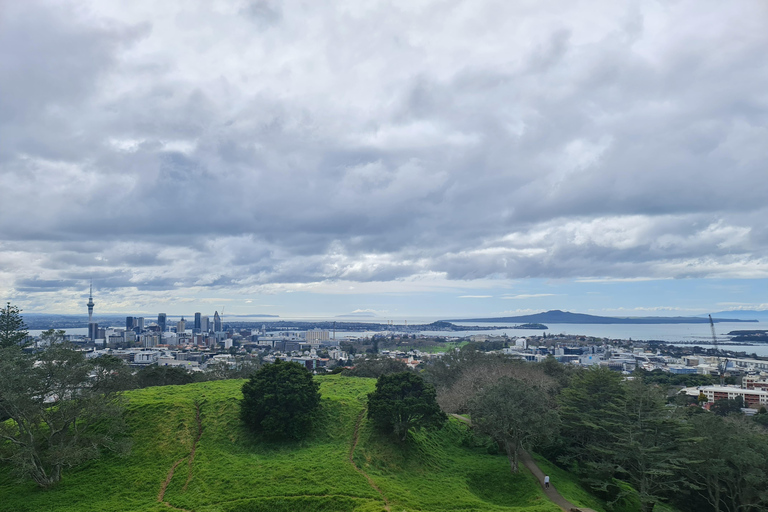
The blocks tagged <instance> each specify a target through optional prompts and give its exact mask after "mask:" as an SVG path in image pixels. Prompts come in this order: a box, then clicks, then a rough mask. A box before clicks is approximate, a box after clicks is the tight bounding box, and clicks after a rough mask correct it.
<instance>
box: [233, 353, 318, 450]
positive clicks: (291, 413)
mask: <svg viewBox="0 0 768 512" xmlns="http://www.w3.org/2000/svg"><path fill="white" fill-rule="evenodd" d="M319 388H320V385H319V384H318V383H317V382H315V381H314V380H312V374H311V373H309V372H308V371H307V369H306V368H305V367H304V366H303V365H301V364H299V363H294V362H290V363H287V362H284V361H281V360H280V359H278V360H276V361H275V362H274V363H273V364H268V365H265V366H263V367H262V368H261V369H260V370H259V371H257V372H256V373H254V374H253V375H252V376H251V378H250V379H249V380H248V382H246V383H245V384H243V400H242V401H241V402H240V417H241V419H242V420H243V422H244V423H245V426H246V427H247V428H248V429H250V430H251V431H253V432H254V433H257V434H261V435H263V436H264V437H266V438H270V439H300V438H302V437H304V436H306V435H307V433H308V432H309V430H310V429H311V427H312V418H313V416H314V412H315V411H316V410H317V408H318V407H319V406H320V393H319V391H318V389H319Z"/></svg>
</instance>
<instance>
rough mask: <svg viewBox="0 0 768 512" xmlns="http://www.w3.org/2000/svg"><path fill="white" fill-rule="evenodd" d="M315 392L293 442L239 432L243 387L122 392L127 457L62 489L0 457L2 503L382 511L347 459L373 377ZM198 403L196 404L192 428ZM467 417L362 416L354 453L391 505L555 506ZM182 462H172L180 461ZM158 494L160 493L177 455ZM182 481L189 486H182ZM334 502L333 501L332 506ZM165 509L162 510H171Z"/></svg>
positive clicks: (335, 379)
mask: <svg viewBox="0 0 768 512" xmlns="http://www.w3.org/2000/svg"><path fill="white" fill-rule="evenodd" d="M315 380H317V381H318V382H319V383H320V391H321V393H322V407H321V408H320V410H319V414H318V417H317V421H316V424H315V427H314V428H313V432H312V433H311V434H310V436H308V437H307V438H306V439H304V440H303V441H302V442H301V443H294V442H290V443H275V442H266V441H263V440H261V439H259V438H254V437H252V436H250V435H248V432H247V431H246V430H245V429H243V428H239V422H238V414H239V405H238V404H239V402H240V396H241V392H240V388H241V386H242V384H243V382H244V381H235V380H224V381H216V382H202V383H192V384H189V385H186V386H165V387H151V388H146V389H137V390H133V391H129V392H126V394H125V396H126V398H127V402H128V403H127V411H126V414H125V417H126V422H127V423H128V428H129V430H130V432H131V435H132V437H133V438H134V440H135V442H134V446H133V448H132V450H131V453H130V455H129V456H127V457H125V458H123V457H120V458H118V457H114V456H112V455H109V454H107V455H106V456H103V457H102V458H100V459H99V460H97V461H93V462H91V463H88V464H85V465H83V466H80V467H78V468H76V469H74V470H71V471H68V472H67V473H66V475H65V479H64V481H63V482H62V484H63V485H59V486H57V487H55V488H53V489H50V490H42V489H40V490H38V489H37V488H35V486H34V485H30V484H19V483H17V482H15V481H14V480H13V479H12V478H11V477H10V476H9V474H8V470H7V466H4V465H0V496H2V499H0V511H8V512H11V511H13V512H36V511H43V510H45V511H49V510H55V511H56V512H101V511H104V510H109V511H110V512H137V511H143V512H162V511H168V510H171V509H172V508H176V509H186V510H195V511H197V512H222V511H227V510H241V511H246V510H254V511H257V510H258V511H266V510H270V511H272V510H276V511H288V510H301V511H303V512H319V511H329V510H339V509H340V510H345V509H347V507H350V508H352V507H351V506H350V505H349V504H350V500H354V507H353V508H354V510H355V511H356V512H382V511H383V510H384V501H383V499H382V496H381V494H379V493H378V492H377V491H376V490H375V489H374V488H373V487H371V484H369V483H368V481H367V480H366V478H365V476H363V475H362V474H360V473H358V472H357V471H356V470H355V469H354V467H353V466H352V464H350V462H349V456H350V448H351V446H352V442H353V439H354V438H355V425H356V424H357V420H358V418H359V417H360V413H361V412H362V411H363V410H364V407H365V402H366V397H367V394H368V393H369V392H371V391H373V389H374V386H375V383H376V381H375V380H373V379H360V378H349V377H342V376H338V375H329V376H323V377H316V378H315ZM195 402H199V403H201V404H202V405H201V408H200V412H201V414H200V418H201V426H202V435H201V436H200V438H199V440H198V442H197V444H196V447H197V449H196V455H195V457H194V460H192V462H191V463H190V459H189V457H188V455H189V453H190V450H191V448H192V446H193V445H194V443H195V440H196V439H197V435H198V425H197V422H196V407H195ZM469 435H470V434H469V432H468V429H467V427H466V426H465V425H463V424H459V423H458V422H457V421H456V420H451V421H450V422H449V423H448V424H447V425H446V426H445V427H444V428H443V429H440V430H422V431H420V432H418V433H417V434H416V435H414V436H413V438H412V439H411V441H410V442H409V443H408V444H406V445H402V444H400V443H391V442H387V439H386V438H383V437H382V436H380V435H378V434H377V433H376V431H375V430H374V429H373V428H372V424H371V422H369V421H368V420H367V419H365V417H363V419H362V423H361V425H360V429H359V437H358V439H359V442H358V444H357V445H356V447H355V449H354V451H353V459H354V461H355V463H356V465H357V466H358V467H359V468H360V469H361V470H362V471H364V472H365V473H366V474H367V475H368V476H370V478H371V480H372V481H373V483H375V485H376V486H377V487H378V488H379V489H381V491H382V493H383V494H384V495H385V496H386V497H387V499H388V500H389V504H390V508H391V510H392V511H396V510H397V511H402V510H420V511H424V512H430V511H434V512H437V511H443V510H463V511H470V510H471V511H474V512H500V511H506V512H558V511H559V510H560V509H559V508H557V507H556V506H555V505H554V504H552V503H550V502H548V501H547V500H546V498H545V497H544V495H543V493H542V492H541V490H540V487H539V484H538V482H537V481H536V480H535V479H534V477H533V476H531V475H530V474H529V473H527V472H522V471H521V472H520V473H518V475H516V476H514V477H512V476H510V474H509V471H508V470H507V462H506V458H505V457H501V456H492V455H488V454H487V453H486V452H485V450H484V449H479V448H470V447H467V446H465V445H464V444H463V443H462V440H463V439H464V438H466V437H467V436H469ZM179 461H180V462H179ZM177 462H179V464H178V465H176V467H175V472H174V473H173V477H172V478H171V480H170V483H169V485H168V487H167V491H166V493H165V496H164V498H163V501H165V503H167V504H168V505H166V504H165V503H158V501H157V497H158V490H159V488H160V486H161V484H162V483H163V482H165V481H166V479H167V478H168V476H169V471H170V469H171V468H172V467H173V466H174V465H175V464H176V463H177ZM185 485H186V487H185ZM336 503H337V504H338V505H336V506H334V504H336ZM169 505H170V507H169Z"/></svg>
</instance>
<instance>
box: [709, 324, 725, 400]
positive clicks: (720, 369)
mask: <svg viewBox="0 0 768 512" xmlns="http://www.w3.org/2000/svg"><path fill="white" fill-rule="evenodd" d="M709 327H710V329H712V343H713V344H714V345H715V356H716V357H717V373H718V374H719V375H720V385H721V386H723V385H724V384H725V369H726V368H727V367H728V358H727V357H725V358H721V357H720V348H719V347H718V346H717V334H715V322H714V321H713V320H712V315H709Z"/></svg>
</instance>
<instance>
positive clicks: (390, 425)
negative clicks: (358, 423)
mask: <svg viewBox="0 0 768 512" xmlns="http://www.w3.org/2000/svg"><path fill="white" fill-rule="evenodd" d="M436 395H437V394H436V392H435V388H434V387H433V386H432V385H431V384H427V383H426V382H424V379H422V378H421V376H420V375H418V374H416V373H413V372H410V371H407V372H400V373H391V374H388V375H382V376H380V377H379V379H378V380H377V381H376V390H375V391H374V392H373V393H369V394H368V419H370V420H371V421H372V422H373V424H374V426H375V427H376V428H377V429H378V430H379V431H381V432H385V433H393V434H394V435H395V436H397V438H398V439H400V441H405V440H406V439H407V438H408V432H410V431H411V430H413V429H420V428H424V427H432V426H440V425H442V424H443V423H445V421H446V419H447V418H446V416H445V413H443V412H442V411H441V410H440V406H438V405H437V400H436Z"/></svg>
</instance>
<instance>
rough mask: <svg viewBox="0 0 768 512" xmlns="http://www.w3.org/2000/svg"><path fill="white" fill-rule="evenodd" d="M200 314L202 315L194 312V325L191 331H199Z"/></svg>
mask: <svg viewBox="0 0 768 512" xmlns="http://www.w3.org/2000/svg"><path fill="white" fill-rule="evenodd" d="M202 316H203V315H202V314H201V313H195V327H194V330H193V331H192V332H194V333H198V332H200V328H201V322H202Z"/></svg>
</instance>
